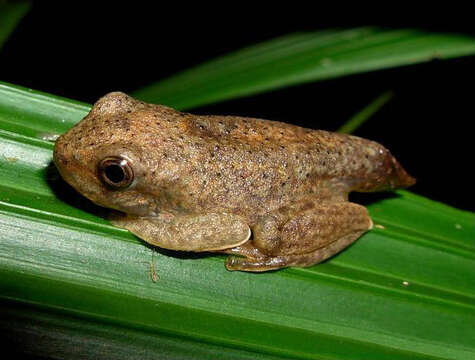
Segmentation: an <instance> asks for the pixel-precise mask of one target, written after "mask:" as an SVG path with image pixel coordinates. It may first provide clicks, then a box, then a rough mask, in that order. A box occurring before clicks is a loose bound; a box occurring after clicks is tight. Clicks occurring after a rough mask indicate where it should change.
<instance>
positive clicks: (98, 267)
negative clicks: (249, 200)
mask: <svg viewBox="0 0 475 360" xmlns="http://www.w3.org/2000/svg"><path fill="white" fill-rule="evenodd" d="M0 91H2V94H4V95H5V96H0V259H1V260H0V273H1V274H2V276H0V287H1V288H2V292H1V293H0V299H1V301H2V303H3V304H7V303H8V304H10V305H11V306H9V307H8V312H9V314H13V315H12V316H13V317H14V318H15V317H16V318H18V317H19V316H20V315H19V312H18V311H17V312H15V311H14V307H20V308H22V309H23V308H24V309H34V310H28V311H27V312H26V313H23V314H24V315H23V316H31V318H30V319H32V320H33V319H37V318H38V316H41V317H42V318H44V319H46V320H44V322H45V324H44V326H43V327H40V329H41V331H42V333H43V334H45V337H46V338H47V339H50V340H48V341H47V342H45V343H43V344H41V343H40V344H38V343H34V344H36V345H35V346H36V348H35V349H36V350H35V351H36V353H37V354H38V353H39V354H47V353H48V351H51V349H52V348H54V346H53V344H54V343H55V341H56V342H58V340H57V339H62V338H63V337H64V336H65V332H66V328H67V326H70V325H68V324H70V323H71V322H72V321H73V320H74V319H75V321H80V323H81V324H83V326H84V327H87V328H88V329H92V330H90V331H91V332H93V333H94V334H98V335H97V339H99V340H97V341H100V342H101V344H102V345H103V346H105V347H107V348H109V349H113V345H114V344H116V346H119V345H120V348H121V349H122V350H121V351H124V352H125V353H126V356H130V357H131V358H134V357H137V355H134V351H135V350H136V347H134V346H133V345H134V344H133V343H131V344H129V343H128V342H127V337H128V336H127V334H130V336H131V338H133V339H138V338H137V337H139V338H144V337H146V336H147V334H153V337H152V338H150V337H147V340H148V341H149V343H148V344H143V343H142V344H143V346H144V349H145V350H144V351H150V352H151V351H152V350H153V349H157V348H158V347H159V344H160V343H163V342H165V341H168V340H169V339H172V340H173V343H174V344H175V345H174V346H175V348H174V350H170V351H171V353H170V357H171V358H180V357H184V356H186V351H187V350H186V349H190V346H191V347H192V348H193V347H195V348H196V347H199V346H198V344H202V343H206V344H209V345H210V349H219V350H217V351H226V354H230V356H232V357H234V358H249V357H252V355H250V354H255V356H258V357H260V358H299V359H309V358H315V357H321V358H332V359H346V358H347V357H348V354H352V356H353V357H354V358H356V359H366V358H367V357H368V354H370V355H372V356H374V357H377V358H380V359H385V358H387V359H414V358H419V359H423V358H434V357H436V358H460V359H469V358H471V357H473V354H474V353H475V345H474V344H475V341H474V339H475V331H474V329H473V321H474V320H475V306H474V305H473V304H474V302H473V300H474V295H473V291H472V290H473V281H474V280H475V276H474V274H473V258H474V248H473V244H472V240H473V237H474V236H475V226H474V223H475V215H474V214H472V213H469V212H461V211H458V210H456V209H453V208H449V207H447V206H445V205H442V204H437V203H434V202H433V201H430V200H428V199H424V198H421V197H418V196H416V195H413V194H410V193H408V192H400V193H398V194H399V196H397V197H394V198H388V199H385V200H384V201H381V202H378V203H376V204H373V205H372V206H371V207H370V212H371V214H372V216H373V219H374V220H375V223H376V224H378V223H383V224H384V226H385V229H376V230H374V231H372V232H369V233H368V234H366V235H365V236H364V237H362V238H361V239H360V240H358V242H356V244H355V245H353V246H352V247H351V248H349V249H347V250H345V251H344V252H343V253H341V254H339V255H338V256H336V257H334V258H333V259H331V260H330V261H328V262H326V263H324V264H321V265H318V266H315V267H311V268H308V269H287V270H284V271H279V272H274V273H267V274H260V275H256V274H247V273H230V272H227V271H226V270H225V269H224V264H223V263H224V258H223V257H222V256H204V257H198V258H193V257H192V258H186V257H185V258H179V257H174V256H173V254H172V253H169V252H163V251H162V252H160V253H158V254H157V255H156V256H154V258H155V260H154V261H155V263H156V266H157V269H158V270H157V271H158V275H159V280H158V281H157V283H154V282H153V281H151V280H150V277H149V271H150V262H151V261H152V260H151V259H152V256H153V255H152V251H151V249H150V248H149V247H148V246H147V245H146V244H144V243H143V242H141V241H140V240H139V239H137V238H135V237H133V236H132V235H131V234H130V233H128V232H126V231H124V230H122V229H118V228H115V227H113V226H110V225H109V224H108V223H107V222H106V221H105V220H103V219H102V218H101V217H98V216H96V215H94V211H93V212H91V208H88V207H87V206H84V204H81V203H80V202H79V200H77V198H75V197H74V196H75V195H74V193H72V192H71V191H70V190H68V189H67V188H64V186H63V185H61V181H59V178H57V177H54V176H52V175H51V174H50V172H49V170H51V168H50V167H49V165H50V163H51V150H52V145H51V144H50V143H48V142H45V141H42V140H41V139H40V140H38V138H37V137H38V136H39V133H41V132H59V131H62V129H64V127H65V126H66V125H65V123H67V124H68V126H71V125H72V124H73V123H74V122H75V121H78V120H79V119H80V118H81V117H82V116H83V114H84V112H87V110H88V108H89V107H88V106H87V105H83V104H77V103H75V102H68V101H67V100H64V99H60V98H56V97H54V96H49V95H47V94H36V93H35V94H32V95H31V96H28V94H29V92H28V91H27V90H21V89H20V88H16V87H15V88H13V89H11V88H10V87H9V86H7V85H3V87H1V86H0ZM5 97H7V98H8V101H7V100H5ZM35 108H36V109H37V110H36V111H35ZM23 109H24V110H23ZM58 109H63V110H64V111H63V113H62V114H61V113H59V115H58ZM68 109H69V111H67V110H68ZM68 114H69V115H68ZM13 119H16V120H15V121H13ZM52 119H54V120H52ZM62 120H65V122H63V121H62ZM16 121H18V122H19V127H18V128H16V129H22V131H23V134H22V133H20V134H17V135H21V136H20V137H18V136H15V134H14V132H13V130H15V129H12V128H11V127H10V124H11V123H12V122H16ZM28 134H30V135H28ZM27 154H34V156H28V155H27ZM11 159H17V160H16V161H11ZM88 206H90V205H88ZM96 210H97V209H96ZM423 216H425V217H427V219H428V220H425V221H424V222H421V221H414V218H415V219H420V218H421V217H423ZM457 223H458V224H459V225H460V226H461V228H460V229H458V228H456V227H455V224H457ZM435 226H436V227H435ZM432 227H434V229H435V232H434V233H433V232H431V231H429V230H430V228H432ZM421 269H424V271H422V272H421ZM405 282H407V284H405ZM355 299H357V300H356V301H355ZM61 314H62V316H63V317H64V319H65V323H64V324H63V325H62V326H59V330H58V328H57V327H56V328H55V329H56V330H55V331H56V333H55V332H54V331H53V332H51V331H52V330H51V326H49V325H48V324H49V323H51V324H54V323H55V321H57V320H55V319H57V318H58V316H59V315H61ZM21 324H25V321H24V320H22V322H21ZM4 326H6V325H4ZM10 327H11V326H10ZM103 328H108V329H109V328H111V329H112V328H113V329H115V330H114V331H119V332H121V333H122V334H124V335H125V336H122V339H116V338H115V339H114V341H115V342H112V340H111V339H110V338H107V334H104V333H103V332H101V331H103V330H101V329H103ZM15 329H16V331H17V332H18V333H20V334H25V333H28V332H30V333H31V331H32V328H31V327H28V326H26V325H24V327H17V328H15ZM22 329H23V330H22ZM36 330H38V329H36ZM110 331H112V330H110ZM40 333H41V332H40ZM48 334H49V335H48ZM51 334H53V335H51ZM101 334H102V335H101ZM263 334H265V335H264V336H263ZM462 334H463V336H462ZM46 335H48V336H46ZM86 335H87V334H85V333H82V332H81V331H79V330H78V332H77V333H75V332H73V333H72V335H70V336H72V338H73V339H76V341H78V342H79V341H80V339H83V338H84V339H86ZM76 336H77V337H76ZM153 339H155V340H153ZM167 339H168V340H167ZM84 341H86V340H84ZM136 341H139V340H136ZM59 342H60V343H61V344H63V348H66V347H67V346H65V345H64V344H67V343H68V342H67V341H63V342H61V341H59ZM25 346H33V342H32V344H30V345H28V344H25ZM201 349H202V348H201ZM69 351H87V343H83V345H82V346H81V345H78V347H77V349H76V350H74V349H69ZM210 351H211V350H210ZM106 354H107V356H109V357H112V356H113V355H114V354H113V353H111V352H106ZM73 355H74V354H73ZM76 355H77V353H76ZM210 357H211V358H212V355H210V352H206V351H204V350H203V352H201V353H200V354H199V355H197V358H210Z"/></svg>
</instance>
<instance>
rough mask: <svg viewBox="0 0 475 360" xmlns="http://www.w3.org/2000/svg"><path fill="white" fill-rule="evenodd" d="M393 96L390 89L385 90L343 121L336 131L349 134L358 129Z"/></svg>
mask: <svg viewBox="0 0 475 360" xmlns="http://www.w3.org/2000/svg"><path fill="white" fill-rule="evenodd" d="M392 97H393V93H392V91H386V92H385V93H383V94H381V95H379V96H378V97H377V98H376V99H374V100H373V101H372V102H371V103H370V104H368V105H367V106H365V107H364V108H363V109H362V110H361V111H359V112H358V113H356V114H355V115H353V116H352V117H351V118H350V119H349V120H348V121H347V122H346V123H344V124H343V125H342V126H341V127H340V128H339V129H338V130H337V132H340V133H344V134H351V133H353V132H354V131H355V130H356V129H358V128H359V127H360V126H361V125H363V123H364V122H365V121H366V120H368V119H369V118H370V117H371V116H373V115H374V114H375V113H376V112H377V111H378V110H379V109H381V108H382V107H383V106H384V105H385V104H387V103H388V102H389V101H390V100H391V99H392Z"/></svg>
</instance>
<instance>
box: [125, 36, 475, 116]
mask: <svg viewBox="0 0 475 360" xmlns="http://www.w3.org/2000/svg"><path fill="white" fill-rule="evenodd" d="M266 51H268V52H266ZM474 53H475V42H474V41H473V39H472V38H470V37H466V36H461V35H444V34H431V33H425V32H422V31H417V30H411V29H407V30H384V29H378V28H369V27H368V28H358V29H350V30H333V31H323V32H315V33H306V34H291V35H288V36H285V37H283V38H280V39H277V40H272V41H270V42H269V43H262V44H258V45H255V46H253V47H250V48H246V49H242V50H240V51H237V52H235V53H233V54H229V55H225V56H223V57H221V58H218V59H215V60H211V61H210V62H208V63H204V64H201V65H198V66H196V67H194V68H192V69H189V70H186V71H184V72H182V73H179V74H176V75H174V76H172V77H170V78H168V79H164V80H162V81H160V82H158V83H155V84H151V85H149V86H146V87H144V88H142V89H139V90H137V91H135V92H134V94H133V95H134V96H136V97H138V98H140V99H143V100H145V101H149V102H156V103H157V102H158V103H162V104H165V105H169V106H172V107H176V108H179V109H189V108H193V107H197V106H203V105H206V104H210V103H216V102H220V101H225V100H229V99H233V98H237V97H243V96H249V95H253V94H257V93H261V92H266V91H273V90H276V89H280V88H283V87H287V86H293V85H298V84H302V83H307V82H313V81H321V80H325V79H331V78H335V77H339V76H345V75H351V74H356V73H361V72H367V71H373V70H379V69H385V68H390V67H395V66H403V65H409V64H415V63H420V62H426V61H430V60H432V59H434V58H452V57H457V56H465V55H470V54H474Z"/></svg>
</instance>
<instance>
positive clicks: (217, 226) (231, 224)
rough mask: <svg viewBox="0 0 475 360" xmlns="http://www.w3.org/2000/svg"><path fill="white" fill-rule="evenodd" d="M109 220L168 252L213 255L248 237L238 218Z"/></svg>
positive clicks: (179, 216)
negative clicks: (201, 252)
mask: <svg viewBox="0 0 475 360" xmlns="http://www.w3.org/2000/svg"><path fill="white" fill-rule="evenodd" d="M110 220H111V222H112V224H114V225H116V226H118V227H121V228H124V229H127V230H129V231H130V232H132V233H133V234H135V235H137V236H138V237H139V238H141V239H143V240H145V241H146V242H148V243H150V244H152V245H156V246H159V247H162V248H165V249H170V250H182V251H217V250H222V249H228V248H232V247H236V246H239V245H241V244H243V243H245V242H246V241H248V240H249V237H250V236H251V230H250V229H249V226H248V225H247V223H246V221H245V220H244V219H243V218H242V217H240V216H238V215H234V214H226V213H219V214H215V213H210V214H203V215H199V214H171V213H162V214H160V215H159V216H153V217H139V216H132V215H118V214H114V215H113V216H112V217H111V218H110Z"/></svg>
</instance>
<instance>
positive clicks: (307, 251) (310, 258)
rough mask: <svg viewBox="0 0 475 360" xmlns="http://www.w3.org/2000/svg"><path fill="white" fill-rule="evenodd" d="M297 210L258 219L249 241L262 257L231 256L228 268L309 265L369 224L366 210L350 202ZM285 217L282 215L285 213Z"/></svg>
mask: <svg viewBox="0 0 475 360" xmlns="http://www.w3.org/2000/svg"><path fill="white" fill-rule="evenodd" d="M304 205H305V206H301V207H300V209H299V208H298V207H297V206H295V207H294V209H295V210H296V211H292V212H289V211H287V212H286V213H283V212H282V211H279V212H278V213H277V215H275V214H271V215H269V216H266V217H264V218H262V219H261V223H260V224H257V225H256V226H255V227H254V228H253V231H254V233H253V239H252V243H253V244H254V246H255V247H256V248H257V249H258V250H259V252H260V253H261V254H264V257H260V258H255V257H252V256H248V255H247V254H240V255H245V256H246V258H240V257H235V256H231V257H230V258H229V259H228V261H227V263H226V267H227V268H228V269H229V270H241V271H267V270H275V269H279V268H282V267H288V266H300V267H305V266H311V265H314V264H317V263H319V262H321V261H323V260H325V259H328V258H329V257H331V256H333V255H335V254H336V253H338V252H340V251H341V250H343V249H344V248H346V247H347V246H349V245H350V244H351V243H353V242H354V241H355V240H356V239H358V238H359V237H360V236H361V235H362V234H363V233H364V232H366V231H367V230H368V229H371V227H372V224H373V223H372V221H371V219H370V217H369V216H368V212H367V210H366V209H365V208H364V207H363V206H361V205H358V204H353V203H349V202H343V201H341V202H335V203H333V202H326V203H325V202H323V203H322V202H317V201H315V202H313V203H312V202H310V201H306V202H305V204H304ZM282 214H284V215H285V217H287V219H285V217H284V216H282Z"/></svg>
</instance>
